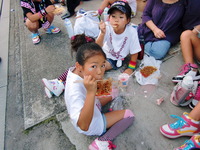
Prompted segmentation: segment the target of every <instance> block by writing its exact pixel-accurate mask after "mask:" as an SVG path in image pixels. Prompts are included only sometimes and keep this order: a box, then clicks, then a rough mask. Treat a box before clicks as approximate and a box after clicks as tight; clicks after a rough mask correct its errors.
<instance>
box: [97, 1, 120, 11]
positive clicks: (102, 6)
mask: <svg viewBox="0 0 200 150" xmlns="http://www.w3.org/2000/svg"><path fill="white" fill-rule="evenodd" d="M115 1H116V0H103V2H102V3H101V6H100V7H99V9H98V13H99V15H101V14H102V13H103V11H104V9H105V8H106V7H108V6H109V5H110V4H112V3H114V2H115Z"/></svg>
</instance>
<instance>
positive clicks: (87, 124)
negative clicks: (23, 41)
mask: <svg viewBox="0 0 200 150" xmlns="http://www.w3.org/2000/svg"><path fill="white" fill-rule="evenodd" d="M131 3H133V4H134V7H130V5H131ZM21 6H22V8H23V11H24V18H25V25H26V26H27V28H28V29H29V30H30V31H31V32H32V35H33V38H32V40H33V43H34V44H36V43H39V42H40V38H39V33H38V29H39V28H40V27H43V28H44V29H45V30H46V32H47V33H58V32H59V31H60V29H59V28H57V27H55V26H50V24H51V23H52V21H53V18H54V15H53V13H52V12H53V11H54V9H55V7H54V6H53V5H52V4H51V2H50V1H49V0H21ZM107 6H109V7H110V8H109V10H108V14H109V21H107V22H103V21H101V22H100V24H99V28H100V33H99V36H98V37H97V39H94V38H92V37H88V36H85V35H84V34H81V35H75V36H73V37H72V38H71V47H72V50H73V51H75V52H76V62H75V65H74V66H73V67H70V68H69V69H67V70H66V71H65V72H64V73H63V74H62V75H61V76H60V77H59V78H57V79H54V80H47V79H45V78H43V79H42V81H43V83H44V85H45V93H46V95H47V96H48V97H49V98H51V97H52V96H53V95H55V96H59V95H60V94H61V93H62V92H63V91H64V98H65V103H66V107H67V111H68V113H69V116H70V118H71V121H72V124H73V126H74V128H75V129H76V130H77V131H78V132H79V133H82V134H85V135H98V136H99V137H98V138H97V139H95V140H94V141H93V142H92V143H91V144H90V145H89V149H90V150H104V149H108V150H111V149H113V148H115V145H114V144H113V143H112V141H113V139H114V138H115V137H116V136H117V135H119V134H120V133H122V132H123V131H124V130H126V129H127V128H128V127H129V126H130V125H131V124H132V123H133V120H134V114H133V112H132V111H131V110H129V109H125V110H117V111H111V112H107V113H102V112H101V110H102V106H104V105H105V104H107V103H109V102H111V101H112V100H113V99H114V98H115V96H114V95H112V94H111V95H110V96H107V97H97V96H96V92H97V80H102V79H103V76H104V73H105V71H107V70H110V69H118V68H120V67H121V66H122V65H123V63H124V59H125V58H126V57H127V56H130V61H129V62H128V64H127V68H126V69H125V70H124V73H127V74H129V75H130V74H132V73H133V71H134V70H135V68H136V64H137V63H136V62H137V58H138V53H139V52H140V51H141V46H140V43H139V39H143V40H144V41H145V45H144V52H145V54H147V55H149V56H153V57H154V58H155V59H158V60H160V59H163V58H164V57H165V55H166V54H167V52H168V51H169V49H170V47H171V46H172V45H174V44H176V43H177V42H179V39H180V41H181V50H182V54H183V58H184V62H185V64H184V65H183V67H182V71H181V72H180V73H179V74H178V75H177V76H175V77H173V79H172V81H173V82H182V80H183V79H184V77H185V76H191V77H192V79H193V80H199V79H198V65H197V64H199V61H200V15H199V14H200V10H199V8H200V1H199V0H148V1H147V4H146V7H145V9H144V12H143V16H142V23H141V24H140V25H139V27H138V30H136V29H135V28H133V27H132V26H131V25H130V24H129V23H130V21H131V16H132V15H135V14H136V7H137V3H136V1H115V0H104V1H103V2H102V5H101V6H100V7H99V10H98V13H99V15H101V14H102V12H103V10H104V8H105V7H107ZM131 6H133V5H131ZM191 16H192V17H191ZM138 35H139V36H138ZM77 81H78V82H77ZM199 85H200V84H199ZM180 86H181V84H180ZM181 88H184V87H180V88H179V89H181ZM74 89H76V90H74ZM179 91H180V90H177V91H175V92H176V93H175V94H177V95H180V94H181V92H179ZM192 94H193V95H192V96H191V97H190V99H191V100H192V102H191V105H192V108H194V109H193V110H192V111H191V112H190V113H189V114H188V113H183V115H182V117H178V116H175V115H173V116H172V117H174V118H178V121H176V122H175V123H171V124H166V125H163V126H161V127H160V132H161V133H162V134H163V135H164V136H166V137H168V138H178V137H181V136H192V137H191V139H190V140H188V141H187V142H186V143H184V144H183V145H182V146H180V147H178V148H176V150H189V149H192V148H200V136H199V135H196V134H197V133H199V132H200V112H199V111H200V108H199V107H200V103H198V102H199V100H200V86H197V87H196V89H195V92H194V93H192ZM97 125H98V128H97Z"/></svg>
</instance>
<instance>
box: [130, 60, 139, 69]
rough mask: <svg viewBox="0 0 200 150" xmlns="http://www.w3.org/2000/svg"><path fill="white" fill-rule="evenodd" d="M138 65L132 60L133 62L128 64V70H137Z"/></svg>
mask: <svg viewBox="0 0 200 150" xmlns="http://www.w3.org/2000/svg"><path fill="white" fill-rule="evenodd" d="M136 64H137V63H136V62H135V61H132V60H131V61H130V62H129V64H128V68H130V69H135V68H136Z"/></svg>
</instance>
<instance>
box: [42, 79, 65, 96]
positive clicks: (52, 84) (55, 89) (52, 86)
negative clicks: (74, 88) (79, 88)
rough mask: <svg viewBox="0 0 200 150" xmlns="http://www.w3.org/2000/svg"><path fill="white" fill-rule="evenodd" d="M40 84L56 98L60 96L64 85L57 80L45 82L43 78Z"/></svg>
mask: <svg viewBox="0 0 200 150" xmlns="http://www.w3.org/2000/svg"><path fill="white" fill-rule="evenodd" d="M42 82H43V83H44V85H45V87H46V88H47V89H48V90H49V91H50V92H52V93H53V94H54V95H56V96H60V94H61V93H62V92H63V91H64V88H65V87H64V84H63V83H62V82H61V81H59V80H58V79H54V80H47V79H45V78H43V79H42ZM45 93H46V91H45Z"/></svg>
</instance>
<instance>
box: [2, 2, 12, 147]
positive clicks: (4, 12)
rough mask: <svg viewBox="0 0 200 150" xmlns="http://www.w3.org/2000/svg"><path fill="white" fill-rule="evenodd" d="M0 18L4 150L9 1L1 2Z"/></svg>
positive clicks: (3, 136) (3, 137)
mask: <svg viewBox="0 0 200 150" xmlns="http://www.w3.org/2000/svg"><path fill="white" fill-rule="evenodd" d="M1 5H2V6H1V8H2V9H1V17H0V24H1V28H0V45H1V51H0V57H1V58H2V62H1V63H0V93H1V94H0V114H1V115H0V139H1V140H0V149H2V150H3V149H4V140H5V119H6V117H5V115H6V113H5V112H6V98H7V85H8V84H7V76H8V48H9V26H10V23H9V22H10V20H9V16H10V0H1Z"/></svg>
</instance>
